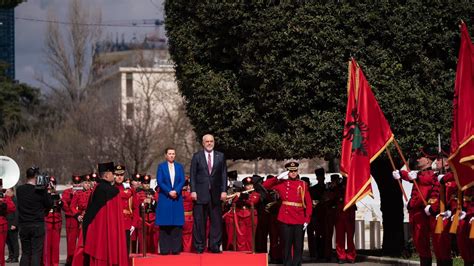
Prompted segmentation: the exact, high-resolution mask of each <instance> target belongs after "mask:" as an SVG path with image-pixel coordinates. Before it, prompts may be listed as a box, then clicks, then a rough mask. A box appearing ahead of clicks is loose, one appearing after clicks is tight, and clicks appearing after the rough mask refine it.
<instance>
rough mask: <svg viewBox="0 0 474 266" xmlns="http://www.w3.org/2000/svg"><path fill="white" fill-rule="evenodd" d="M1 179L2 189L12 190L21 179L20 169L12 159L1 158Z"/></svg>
mask: <svg viewBox="0 0 474 266" xmlns="http://www.w3.org/2000/svg"><path fill="white" fill-rule="evenodd" d="M0 179H1V180H2V183H3V185H2V188H3V189H7V188H12V187H14V186H15V185H16V183H18V180H19V179H20V167H18V164H17V163H16V162H15V161H14V160H13V159H12V158H10V157H7V156H0Z"/></svg>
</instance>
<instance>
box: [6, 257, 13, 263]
mask: <svg viewBox="0 0 474 266" xmlns="http://www.w3.org/2000/svg"><path fill="white" fill-rule="evenodd" d="M5 262H6V263H12V262H13V258H8V259H6V260H5Z"/></svg>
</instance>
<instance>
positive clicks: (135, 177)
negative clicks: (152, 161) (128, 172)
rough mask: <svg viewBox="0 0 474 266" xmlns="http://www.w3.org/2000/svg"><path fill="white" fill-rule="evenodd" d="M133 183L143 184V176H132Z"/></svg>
mask: <svg viewBox="0 0 474 266" xmlns="http://www.w3.org/2000/svg"><path fill="white" fill-rule="evenodd" d="M132 181H136V182H141V181H142V176H141V175H140V174H138V173H136V174H134V175H132Z"/></svg>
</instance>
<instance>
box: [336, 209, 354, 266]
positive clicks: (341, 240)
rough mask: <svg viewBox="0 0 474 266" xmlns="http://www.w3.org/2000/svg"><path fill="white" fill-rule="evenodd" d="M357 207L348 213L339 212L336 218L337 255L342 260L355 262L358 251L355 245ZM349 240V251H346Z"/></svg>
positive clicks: (347, 211) (348, 210)
mask: <svg viewBox="0 0 474 266" xmlns="http://www.w3.org/2000/svg"><path fill="white" fill-rule="evenodd" d="M355 210H356V209H355V207H354V206H352V207H350V208H349V209H347V210H346V211H342V209H341V210H338V214H337V217H336V254H337V258H338V259H340V260H348V261H351V262H353V261H355V257H356V250H355V245H354V231H355ZM346 240H347V250H346Z"/></svg>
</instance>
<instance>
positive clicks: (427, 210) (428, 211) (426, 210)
mask: <svg viewBox="0 0 474 266" xmlns="http://www.w3.org/2000/svg"><path fill="white" fill-rule="evenodd" d="M430 209H431V205H426V207H425V213H426V215H428V216H430V215H431V213H430Z"/></svg>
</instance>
